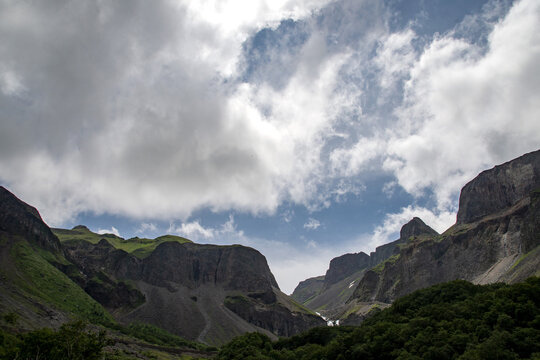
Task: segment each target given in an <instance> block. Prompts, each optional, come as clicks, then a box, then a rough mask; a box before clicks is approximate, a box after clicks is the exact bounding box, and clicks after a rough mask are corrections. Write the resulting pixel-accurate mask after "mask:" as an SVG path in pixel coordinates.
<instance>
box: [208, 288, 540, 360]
mask: <svg viewBox="0 0 540 360" xmlns="http://www.w3.org/2000/svg"><path fill="white" fill-rule="evenodd" d="M217 358H218V359H220V360H225V359H249V358H251V359H279V360H285V359H328V360H330V359H336V360H348V359H351V360H352V359H366V360H370V359H373V360H375V359H381V360H384V359H400V360H404V359H433V360H444V359H463V360H465V359H467V360H473V359H474V360H476V359H486V360H487V359H501V360H502V359H540V278H530V279H528V280H527V281H525V282H523V283H519V284H515V285H504V284H495V285H488V286H479V285H473V284H471V283H468V282H466V281H459V280H458V281H452V282H449V283H445V284H440V285H436V286H432V287H430V288H427V289H423V290H420V291H417V292H414V293H412V294H410V295H408V296H405V297H403V298H401V299H399V300H397V301H396V302H395V303H394V304H393V305H392V306H391V307H389V308H388V309H386V310H383V311H381V312H380V313H378V314H376V315H375V316H373V317H372V318H370V319H368V320H366V321H365V322H364V323H363V324H362V325H361V326H359V327H328V328H315V329H311V330H309V331H307V332H306V333H303V334H301V335H298V336H293V337H291V338H289V339H281V340H279V341H277V342H274V343H272V342H270V340H269V339H268V338H266V337H264V335H260V334H248V335H244V336H241V337H238V338H236V339H234V340H233V341H232V342H231V343H229V344H227V345H225V346H224V347H223V348H222V349H221V351H220V353H219V355H218V356H217Z"/></svg>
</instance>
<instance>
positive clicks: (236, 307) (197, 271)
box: [0, 188, 324, 345]
mask: <svg viewBox="0 0 540 360" xmlns="http://www.w3.org/2000/svg"><path fill="white" fill-rule="evenodd" d="M0 259H1V262H0V290H1V291H0V313H2V314H11V313H14V314H19V319H18V328H19V329H23V330H24V329H35V328H38V327H44V326H53V327H56V326H59V325H60V324H62V323H65V322H66V321H69V320H70V319H72V318H83V319H86V320H89V321H90V322H92V323H97V324H101V325H104V326H108V327H111V326H112V327H113V328H114V327H116V326H118V325H116V324H118V323H119V324H122V325H125V326H128V325H129V324H136V323H147V324H151V325H155V326H157V327H158V328H161V329H164V330H167V331H169V332H170V333H172V334H175V335H179V336H182V337H183V338H186V339H189V340H196V341H199V342H204V343H207V344H216V345H218V344H222V343H224V342H226V341H228V340H230V339H231V338H232V337H234V336H236V335H240V334H243V333H245V332H250V331H260V332H263V333H265V334H267V335H268V336H271V337H276V336H290V335H293V334H295V333H298V332H300V331H303V330H306V329H308V328H310V327H313V326H317V325H323V324H324V321H323V320H322V319H321V318H320V317H319V316H317V315H315V314H313V313H312V312H311V311H309V310H308V309H306V308H304V307H302V306H300V305H298V304H297V303H295V302H294V301H293V300H292V299H291V298H289V297H288V296H286V295H285V294H283V293H282V292H281V291H280V290H279V287H278V285H277V283H276V281H275V279H274V276H273V275H272V273H271V272H270V269H269V267H268V264H267V262H266V259H265V257H264V256H263V255H262V254H261V253H259V252H258V251H257V250H255V249H252V248H249V247H245V246H240V245H231V246H216V245H201V244H194V243H193V242H191V241H190V240H188V239H185V238H181V237H178V236H172V235H166V236H162V237H158V238H156V239H139V238H132V239H127V240H125V239H122V238H120V237H117V236H115V235H112V234H105V235H99V234H95V233H93V232H91V231H90V230H89V229H88V228H86V227H85V226H82V225H79V226H76V227H75V228H73V229H71V230H66V229H52V230H51V229H50V228H49V227H48V226H47V225H46V224H45V223H44V222H43V220H42V219H41V217H40V215H39V213H38V211H37V210H36V209H35V208H33V207H31V206H29V205H28V204H26V203H24V202H22V201H21V200H19V199H18V198H16V197H15V196H14V195H13V194H11V193H10V192H9V191H8V190H6V189H5V188H0Z"/></svg>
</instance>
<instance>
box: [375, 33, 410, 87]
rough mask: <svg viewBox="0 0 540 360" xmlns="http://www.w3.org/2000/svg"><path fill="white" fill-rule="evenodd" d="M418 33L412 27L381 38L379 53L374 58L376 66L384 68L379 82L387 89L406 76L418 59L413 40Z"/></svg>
mask: <svg viewBox="0 0 540 360" xmlns="http://www.w3.org/2000/svg"><path fill="white" fill-rule="evenodd" d="M415 37H416V34H415V33H414V31H412V30H411V29H407V30H405V31H403V32H398V33H393V34H389V35H388V36H387V37H386V38H385V39H383V40H381V46H380V47H379V48H378V49H377V55H376V56H375V58H374V59H373V61H374V63H375V66H377V67H378V68H379V69H381V70H382V73H381V74H380V75H379V84H380V85H381V87H382V88H384V89H386V88H389V87H392V86H393V85H394V84H395V82H397V81H400V80H402V79H403V77H406V76H407V75H408V73H409V71H410V68H411V66H412V65H413V63H414V62H415V60H416V56H417V55H416V52H415V50H414V48H413V46H412V41H413V39H414V38H415Z"/></svg>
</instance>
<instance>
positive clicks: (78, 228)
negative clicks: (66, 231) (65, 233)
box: [71, 225, 90, 231]
mask: <svg viewBox="0 0 540 360" xmlns="http://www.w3.org/2000/svg"><path fill="white" fill-rule="evenodd" d="M71 230H79V231H80V230H82V231H90V229H89V228H87V227H86V226H84V225H77V226H74V227H73V229H71Z"/></svg>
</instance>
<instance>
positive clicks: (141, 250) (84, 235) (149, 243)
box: [52, 225, 192, 259]
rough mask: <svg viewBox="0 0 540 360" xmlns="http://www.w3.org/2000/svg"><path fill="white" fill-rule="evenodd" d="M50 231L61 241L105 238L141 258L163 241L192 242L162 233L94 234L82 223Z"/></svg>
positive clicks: (90, 240) (91, 241)
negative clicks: (144, 235)
mask: <svg viewBox="0 0 540 360" xmlns="http://www.w3.org/2000/svg"><path fill="white" fill-rule="evenodd" d="M52 231H53V233H54V234H55V235H56V236H57V237H58V239H60V242H62V243H64V242H68V241H87V242H89V243H92V244H97V243H99V242H100V241H101V240H102V239H105V240H107V241H108V242H109V243H110V244H111V245H112V246H114V247H115V248H116V249H119V250H124V251H125V252H128V253H130V254H133V255H135V256H137V257H138V258H141V259H142V258H145V257H147V256H148V255H150V254H151V253H152V251H154V250H155V248H156V247H158V246H159V245H161V244H163V243H165V242H177V243H179V244H184V243H191V242H192V241H191V240H188V239H186V238H183V237H181V236H175V235H163V236H160V237H157V238H155V239H147V238H138V237H134V238H131V239H123V238H121V237H119V236H116V235H114V234H96V233H94V232H92V231H90V230H89V229H88V228H87V227H86V226H84V225H77V226H75V227H74V228H73V229H71V230H67V229H52Z"/></svg>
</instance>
